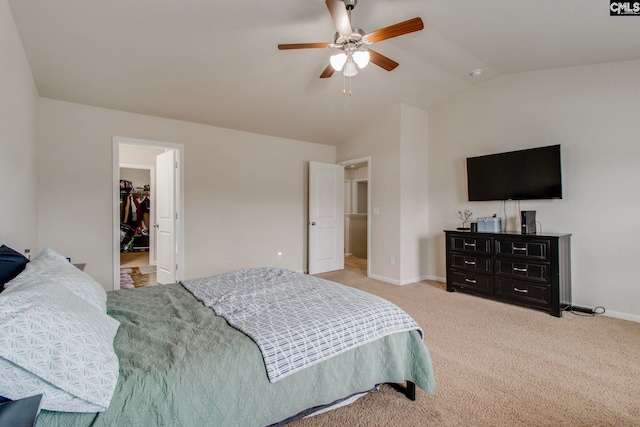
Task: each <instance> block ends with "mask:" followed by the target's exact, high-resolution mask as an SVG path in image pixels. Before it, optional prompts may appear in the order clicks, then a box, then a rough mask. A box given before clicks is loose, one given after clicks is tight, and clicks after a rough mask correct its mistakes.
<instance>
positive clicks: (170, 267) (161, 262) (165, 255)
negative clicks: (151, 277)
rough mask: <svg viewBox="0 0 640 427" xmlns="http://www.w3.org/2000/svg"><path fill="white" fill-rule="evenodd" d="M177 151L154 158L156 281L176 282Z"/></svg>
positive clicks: (164, 282) (161, 282)
mask: <svg viewBox="0 0 640 427" xmlns="http://www.w3.org/2000/svg"><path fill="white" fill-rule="evenodd" d="M176 160H177V159H176V151H175V150H169V151H167V152H166V153H163V154H160V155H159V156H157V157H156V221H157V222H156V224H155V228H156V242H157V255H156V257H157V260H158V264H157V266H156V272H157V281H158V283H160V284H167V283H175V281H176V219H177V218H176V170H177V169H176V168H177V161H176Z"/></svg>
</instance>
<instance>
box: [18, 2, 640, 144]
mask: <svg viewBox="0 0 640 427" xmlns="http://www.w3.org/2000/svg"><path fill="white" fill-rule="evenodd" d="M9 4H10V6H11V9H12V12H13V15H14V18H15V21H16V25H17V27H18V30H19V32H20V35H21V38H22V41H23V44H24V47H25V50H26V52H27V56H28V58H29V62H30V64H31V68H32V71H33V74H34V79H35V82H36V85H37V87H38V90H39V93H40V95H41V96H43V97H48V98H54V99H60V100H64V101H70V102H77V103H81V104H87V105H94V106H99V107H105V108H113V109H117V110H123V111H130V112H136V113H142V114H149V115H154V116H160V117H167V118H173V119H179V120H186V121H191V122H197V123H204V124H210V125H214V126H221V127H227V128H233V129H240V130H245V131H249V132H256V133H261V134H267V135H274V136H280V137H285V138H293V139H298V140H304V141H312V142H318V143H324V144H333V145H336V144H339V143H340V142H341V141H343V140H344V139H345V138H346V137H348V136H349V135H350V134H351V132H353V130H354V129H355V130H356V131H357V130H359V129H362V126H363V125H366V123H367V120H368V119H369V117H372V116H375V115H376V114H378V113H379V112H381V111H385V109H386V108H388V107H389V106H391V105H397V104H398V103H401V102H402V103H405V104H408V105H412V106H414V107H418V108H422V109H424V110H428V109H429V108H431V107H432V106H434V105H435V104H437V103H438V102H440V101H442V100H443V99H445V98H447V97H449V96H451V95H453V94H455V93H458V92H460V91H463V90H465V89H468V88H469V87H471V86H472V85H476V84H478V83H480V82H482V81H485V80H487V79H491V78H495V77H497V76H501V75H505V74H510V73H520V72H527V71H533V70H541V69H551V68H559V67H570V66H578V65H586V64H595V63H601V62H610V61H625V60H635V59H640V16H625V17H610V16H609V9H608V2H606V1H604V0H360V1H359V3H358V5H357V6H356V8H355V10H354V11H353V12H352V23H353V25H354V26H358V27H361V28H363V29H364V30H365V31H366V32H371V31H373V30H377V29H379V28H382V27H386V26H388V25H391V24H395V23H397V22H400V21H404V20H407V19H410V18H414V17H416V16H419V17H421V18H422V19H423V21H424V23H425V29H424V30H423V31H420V32H417V33H411V34H407V35H404V36H401V37H397V38H394V39H390V40H385V41H382V42H380V43H377V44H375V45H374V49H375V50H377V51H378V52H380V53H382V54H383V55H386V56H388V57H390V58H391V59H394V60H395V61H397V62H399V63H400V66H399V67H398V68H396V69H395V70H394V71H392V72H387V71H385V70H383V69H381V68H379V67H376V66H375V65H373V64H371V65H369V66H368V67H367V68H366V69H365V70H363V71H361V73H360V74H359V75H358V76H356V77H354V78H353V79H352V90H353V96H351V97H349V96H344V95H343V94H342V88H343V78H342V75H341V74H340V73H335V74H334V76H333V77H332V78H331V79H320V78H319V75H320V73H321V72H322V71H323V70H324V68H325V67H326V65H328V59H329V56H330V51H329V50H325V49H305V50H287V51H280V50H278V49H277V47H276V46H277V45H278V44H280V43H297V42H314V43H315V42H318V43H329V42H332V41H333V34H334V33H335V27H334V26H333V22H332V20H331V17H330V15H329V12H328V10H327V8H326V6H325V3H324V1H323V0H278V1H265V0H245V1H237V0H235V1H228V0H224V1H222V0H213V1H212V0H9ZM474 68H483V69H484V70H485V72H484V74H483V75H482V76H481V77H474V78H472V77H470V76H469V73H470V71H471V70H472V69H474ZM577 71H579V70H577Z"/></svg>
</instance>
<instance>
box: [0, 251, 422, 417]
mask: <svg viewBox="0 0 640 427" xmlns="http://www.w3.org/2000/svg"><path fill="white" fill-rule="evenodd" d="M43 252H44V251H43ZM51 252H52V251H49V252H48V257H47V256H45V257H43V258H48V259H47V260H46V261H47V262H42V263H40V264H44V265H45V267H46V268H47V269H49V270H53V272H54V273H53V274H48V273H47V274H48V276H47V274H45V276H47V279H46V280H39V279H36V278H34V275H35V273H34V272H33V270H36V269H35V268H29V267H31V265H29V264H28V265H27V268H25V271H24V272H23V273H21V274H20V275H18V276H17V277H16V278H15V279H14V280H13V281H11V282H9V283H8V284H7V285H8V286H7V290H6V291H5V292H3V293H1V294H0V307H1V306H2V304H3V303H4V304H7V300H9V301H10V300H11V299H12V298H15V297H13V296H12V294H14V293H15V292H17V290H18V289H19V288H22V289H25V288H26V289H29V287H32V288H38V287H41V288H43V291H38V292H39V293H38V292H36V295H38V296H40V297H42V295H43V292H51V287H50V286H49V285H51V281H52V280H53V282H54V284H53V285H52V286H57V287H56V289H60V288H61V287H64V286H67V285H68V284H69V283H76V282H79V281H80V282H82V281H85V282H87V281H89V280H92V279H90V278H89V276H88V275H86V273H84V272H80V271H79V270H77V271H73V270H71V269H70V268H68V267H71V266H70V265H69V264H67V265H64V266H62V265H61V261H60V258H59V257H58V258H57V257H56V255H57V254H54V253H51ZM40 256H41V255H38V257H40ZM38 257H36V258H38ZM36 261H37V259H34V261H32V263H34V262H36ZM32 263H30V264H32ZM62 267H64V268H62ZM41 269H42V268H37V270H41ZM287 274H288V273H287ZM295 274H298V273H295ZM40 275H41V272H40ZM69 275H71V276H73V277H74V279H73V280H69V277H68V276H69ZM61 277H64V279H61ZM306 277H310V276H306ZM79 278H81V279H82V280H79ZM33 282H38V283H39V285H38V286H36V285H33V284H32V283H33ZM331 283H332V282H331ZM43 284H47V286H44V285H43ZM65 284H67V285H65ZM85 285H86V283H85ZM186 285H187V284H180V283H177V284H170V285H160V286H153V287H146V288H140V289H131V290H130V289H127V290H120V291H114V292H109V293H107V294H106V298H105V300H104V311H105V314H104V316H105V318H104V319H102V322H103V323H104V324H109V323H110V322H111V320H113V321H114V322H116V323H118V326H117V327H116V329H117V332H115V331H114V332H113V338H112V346H113V354H114V356H115V358H116V359H115V360H116V362H117V375H116V379H115V381H113V380H110V381H106V382H110V383H111V384H110V387H111V388H112V393H111V397H110V399H109V401H108V403H106V402H105V400H104V399H103V400H102V401H101V402H99V403H101V404H102V405H103V408H97V409H95V410H92V411H91V412H84V411H86V409H82V407H80V408H79V410H77V409H76V410H75V411H74V412H66V411H65V410H64V408H60V407H58V408H57V409H56V410H47V409H46V408H45V410H43V411H42V412H41V413H40V416H39V418H38V423H37V425H38V426H39V427H42V426H120V425H127V426H152V425H158V426H160V425H166V426H169V425H175V426H181V425H189V426H213V425H215V426H268V425H283V424H286V423H288V422H292V421H295V420H297V419H299V418H301V417H304V416H307V415H310V414H313V413H314V412H316V411H318V410H321V409H324V408H326V407H331V406H335V405H338V404H340V402H342V401H345V399H348V398H351V397H354V396H359V395H360V394H362V393H366V392H368V391H371V390H373V389H375V387H376V386H377V385H379V384H382V383H393V384H396V383H404V382H405V381H406V382H407V387H406V389H405V391H406V393H407V395H408V396H409V397H411V396H410V395H411V391H412V390H411V388H412V386H413V385H414V384H415V385H417V387H419V388H421V389H423V390H424V391H426V392H428V393H433V392H434V390H435V383H434V379H433V371H432V368H431V360H430V357H429V352H428V350H427V348H426V346H425V344H424V342H423V338H422V336H421V331H420V330H410V331H404V332H400V333H389V334H386V335H384V336H382V337H381V338H378V339H376V340H373V341H371V342H366V343H364V344H362V345H358V346H355V347H354V348H350V349H345V350H343V351H341V352H339V353H338V354H336V355H334V356H332V357H330V358H328V359H326V360H320V361H317V362H314V363H313V364H311V365H310V366H308V367H304V368H303V369H297V370H294V371H293V372H291V373H287V375H285V376H284V377H282V378H280V379H277V380H276V381H272V379H270V378H269V376H268V375H267V373H266V372H265V363H266V362H265V359H264V358H263V354H262V353H261V349H260V348H259V346H258V345H257V344H256V342H255V341H254V340H253V339H252V338H250V337H249V336H248V335H247V334H246V333H243V332H241V331H240V330H238V329H236V328H234V327H232V326H230V325H229V322H228V321H227V320H225V318H223V317H221V316H218V315H216V312H215V311H214V310H213V309H212V308H210V307H207V306H205V304H203V302H202V301H201V300H199V299H197V298H196V296H194V293H192V292H190V291H189V290H187V286H186ZM98 286H99V285H98ZM91 288H92V289H94V288H95V286H94V285H93V284H92V285H91ZM78 289H81V290H80V291H78ZM75 290H76V291H78V292H80V293H82V292H86V289H85V288H80V287H78V286H76V288H75ZM94 290H96V292H95V293H96V294H99V293H100V291H99V290H97V289H94ZM64 296H65V298H66V300H69V299H71V298H72V297H71V294H65V295H64ZM32 299H33V298H32ZM85 299H86V300H89V299H95V297H94V296H92V297H91V298H85ZM53 302H54V303H55V301H53ZM61 304H62V303H61ZM48 305H51V304H48ZM54 305H55V304H54ZM47 309H48V310H50V309H51V308H50V307H49V308H47ZM101 309H102V304H98V308H97V309H96V307H95V306H94V307H91V310H92V311H91V313H92V315H93V314H95V313H94V311H100V310H101ZM107 318H108V319H110V320H105V319H107ZM3 322H4V323H3ZM7 322H8V320H7V319H6V318H4V319H3V318H2V317H1V316H0V346H1V345H2V340H3V333H4V332H3V324H5V326H6V323H7ZM100 327H104V328H105V329H109V328H107V327H106V326H104V325H100ZM4 329H5V332H6V328H4ZM111 329H112V328H111ZM103 332H104V331H100V330H98V332H91V333H92V334H97V335H99V334H101V333H103ZM110 334H111V330H109V331H107V332H106V336H107V341H108V337H109V335H110ZM4 335H6V333H4ZM4 339H6V337H5V338H4ZM76 339H82V337H80V338H78V337H76ZM85 339H88V340H89V339H91V337H89V338H87V337H85ZM103 350H104V349H103ZM0 351H1V350H0ZM104 351H105V352H108V351H106V350H104ZM8 356H10V355H8V354H7V353H5V354H0V362H2V360H3V359H2V358H3V357H4V358H5V360H4V362H5V365H6V364H7V363H9V365H11V366H10V367H12V368H18V367H17V366H13V365H17V363H15V362H14V361H9V362H7V360H6V358H7V357H8ZM82 358H84V359H85V360H82V361H80V362H79V363H88V366H90V367H92V369H94V368H95V369H102V366H98V365H103V364H104V365H109V364H110V363H111V362H112V361H113V358H107V359H104V357H103V355H100V354H98V355H97V356H96V358H97V359H99V360H92V359H91V358H87V357H84V354H83V357H82ZM86 359H89V360H86ZM103 359H104V360H103ZM20 369H21V368H20ZM89 371H90V369H89ZM3 372H4V373H3ZM3 375H4V376H3ZM7 375H8V374H7V368H6V366H5V369H4V371H3V370H2V365H0V382H2V384H0V395H7V394H8V393H7V391H6V390H3V389H2V388H3V387H5V383H6V381H5V380H6V378H7ZM99 378H107V375H106V374H105V375H103V376H100V377H99ZM92 380H93V381H94V382H95V375H94V377H92V378H91V379H90V380H89V382H91V381H92ZM13 381H14V382H15V381H16V379H13ZM14 385H15V384H14ZM107 388H108V387H107ZM34 391H37V390H36V389H30V390H23V392H24V393H26V394H27V395H30V394H31V393H33V392H34ZM6 397H9V398H12V399H15V398H19V397H22V396H18V395H13V396H10V395H7V396H6ZM96 401H97V400H96ZM93 402H95V401H92V402H89V403H91V404H95V403H93ZM105 403H106V404H105ZM54 407H55V405H54Z"/></svg>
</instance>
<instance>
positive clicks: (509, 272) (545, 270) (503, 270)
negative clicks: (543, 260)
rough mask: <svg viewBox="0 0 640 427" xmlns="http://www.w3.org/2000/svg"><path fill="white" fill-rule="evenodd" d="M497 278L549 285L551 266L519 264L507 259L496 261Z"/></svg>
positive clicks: (531, 263)
mask: <svg viewBox="0 0 640 427" xmlns="http://www.w3.org/2000/svg"><path fill="white" fill-rule="evenodd" d="M495 264H496V269H495V273H496V275H497V276H505V277H511V278H514V279H520V280H531V281H535V282H540V283H549V281H550V278H549V265H547V264H537V263H533V262H530V263H528V262H518V261H511V260H505V259H496V260H495Z"/></svg>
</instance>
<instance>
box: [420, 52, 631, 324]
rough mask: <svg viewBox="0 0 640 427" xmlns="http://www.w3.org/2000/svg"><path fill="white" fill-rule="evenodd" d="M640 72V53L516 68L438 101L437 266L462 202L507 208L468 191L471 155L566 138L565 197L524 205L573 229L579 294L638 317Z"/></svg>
mask: <svg viewBox="0 0 640 427" xmlns="http://www.w3.org/2000/svg"><path fill="white" fill-rule="evenodd" d="M639 75H640V61H631V62H621V63H609V64H601V65H594V66H585V67H576V68H565V69H558V70H549V71H540V72H531V73H523V74H516V75H510V76H505V77H502V78H498V79H494V80H491V81H487V82H485V83H483V84H480V85H478V86H477V87H476V88H475V89H472V90H470V91H467V92H465V93H463V94H461V95H459V96H457V97H455V98H452V99H450V100H448V101H447V102H446V103H444V104H442V105H440V106H438V107H437V108H434V109H432V110H430V111H429V206H430V209H429V218H430V220H429V245H428V247H429V252H430V254H431V256H430V257H429V271H430V272H432V274H433V275H434V276H438V277H444V276H445V257H444V253H445V244H444V235H443V233H442V230H443V229H451V228H453V227H456V226H459V225H460V224H459V221H458V219H457V212H458V210H460V209H466V208H468V209H471V210H472V211H473V213H474V216H475V217H477V216H487V215H491V214H493V213H498V214H499V215H500V216H502V214H501V210H502V209H501V204H500V203H499V202H491V203H487V202H468V201H467V193H466V169H465V159H466V157H469V156H476V155H483V154H491V153H496V152H501V151H509V150H516V149H524V148H530V147H536V146H544V145H552V144H561V145H562V173H563V189H564V198H563V199H562V200H551V201H524V202H522V205H521V207H522V209H523V210H536V211H537V216H536V219H537V220H538V221H540V222H541V223H542V229H543V231H548V232H566V233H572V248H571V249H572V291H573V303H574V304H576V305H580V306H586V307H595V306H604V307H605V308H606V309H607V310H608V312H609V313H610V314H611V315H613V316H617V317H624V318H630V319H633V320H636V321H640V286H638V283H637V280H636V278H637V264H638V245H637V243H636V241H637V239H638V236H639V235H640V217H639V216H638V212H640V191H639V190H638V185H639V184H640V132H639V130H638V112H639V111H640V79H638V76H639ZM514 203H515V202H510V203H509V204H508V207H509V216H514V215H516V211H515V205H514ZM510 224H511V227H513V221H510Z"/></svg>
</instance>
